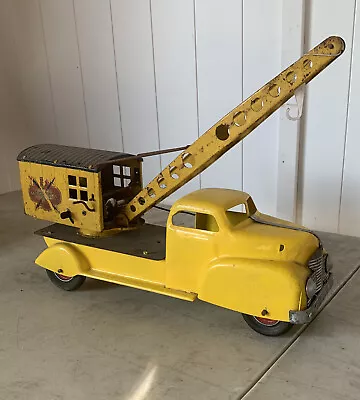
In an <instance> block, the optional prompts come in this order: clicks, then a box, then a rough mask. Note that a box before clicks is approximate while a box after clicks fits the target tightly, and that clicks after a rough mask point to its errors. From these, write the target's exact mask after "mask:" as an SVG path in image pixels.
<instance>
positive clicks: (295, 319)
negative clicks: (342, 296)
mask: <svg viewBox="0 0 360 400" xmlns="http://www.w3.org/2000/svg"><path fill="white" fill-rule="evenodd" d="M333 283H334V279H333V276H332V274H331V273H330V274H329V278H328V280H327V282H326V283H325V284H324V286H323V287H322V289H321V290H320V292H319V293H318V294H317V295H316V297H315V299H314V300H313V302H312V303H311V305H310V306H309V307H308V308H307V309H306V310H301V311H289V319H290V322H291V323H292V324H306V323H308V322H310V321H311V319H312V318H313V317H314V316H315V314H316V311H317V310H318V309H319V307H320V305H321V304H322V302H323V301H324V299H325V297H326V295H327V294H328V293H329V291H330V289H331V287H332V285H333Z"/></svg>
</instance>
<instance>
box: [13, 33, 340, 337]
mask: <svg viewBox="0 0 360 400" xmlns="http://www.w3.org/2000/svg"><path fill="white" fill-rule="evenodd" d="M344 50H345V43H344V41H343V40H342V39H341V38H339V37H336V36H332V37H329V38H327V39H326V40H324V41H323V42H322V43H320V44H319V45H318V46H316V47H315V48H314V49H312V50H310V51H309V52H308V53H306V54H305V55H304V56H303V57H300V58H299V60H298V61H296V62H295V63H293V64H292V65H290V66H289V67H288V68H286V69H285V70H284V71H282V72H281V73H280V74H279V75H278V76H276V77H275V78H273V79H272V80H271V81H270V82H268V83H267V84H265V85H264V86H263V87H262V88H260V89H259V90H258V91H257V92H255V93H254V94H253V95H252V96H250V97H249V98H248V99H246V100H245V101H244V102H242V103H241V104H240V105H238V106H237V107H235V108H234V109H233V110H231V111H230V112H229V113H228V114H226V115H225V116H224V117H223V118H222V119H221V120H219V121H218V122H217V123H216V124H215V125H214V126H212V127H211V128H210V129H208V130H207V131H206V132H205V133H204V134H203V135H201V136H200V137H199V138H198V139H197V140H196V141H195V142H194V143H192V144H191V145H189V146H185V147H183V148H176V149H167V150H163V151H155V152H151V153H142V154H138V155H135V156H134V155H131V154H124V153H116V152H109V151H103V150H96V149H83V148H75V147H69V146H60V145H54V144H45V145H37V146H32V147H30V148H28V149H26V150H24V151H23V152H21V153H20V155H19V157H18V161H19V167H20V175H21V186H22V191H23V198H24V209H25V212H26V213H27V214H29V215H31V216H33V217H35V218H40V219H45V220H47V221H52V222H55V224H54V225H51V226H49V227H47V228H45V229H41V230H40V231H38V232H37V233H38V234H39V235H41V236H43V237H44V238H45V241H46V244H47V246H48V248H47V249H46V250H45V251H44V252H43V253H42V254H40V256H39V257H38V258H37V260H36V263H37V264H39V265H40V266H42V267H43V268H45V269H46V270H47V273H48V275H49V277H50V279H51V281H52V282H53V283H55V284H56V285H57V286H59V287H61V288H63V289H65V290H74V289H77V288H78V287H80V286H81V284H82V283H83V282H84V280H85V278H86V277H91V278H94V279H100V280H104V281H108V282H114V283H117V284H121V285H127V286H132V287H135V288H139V289H144V290H149V291H152V292H157V293H161V294H165V295H168V296H172V297H177V298H180V299H184V300H188V301H194V300H195V299H200V300H203V301H206V302H209V303H212V304H215V305H218V306H221V307H225V308H228V309H231V310H234V311H237V312H240V313H242V314H243V315H244V319H245V321H246V322H247V323H248V325H250V326H251V327H252V328H253V329H255V330H256V331H257V332H260V333H262V334H265V335H274V336H275V335H279V334H282V333H284V332H286V331H287V330H288V329H289V328H290V327H291V326H292V325H293V324H302V323H306V322H308V321H309V320H310V319H311V318H312V317H313V315H314V313H315V312H316V310H317V309H318V308H319V306H320V305H321V304H322V302H323V300H324V297H325V296H326V294H327V293H328V291H329V289H330V287H331V285H332V275H331V272H330V263H329V262H328V255H327V253H326V251H325V250H324V249H323V246H322V244H321V242H320V240H319V238H318V237H317V236H316V235H315V234H314V233H313V232H311V231H309V230H307V229H306V228H303V227H300V226H297V225H295V224H291V223H290V222H286V221H282V220H279V219H276V218H273V217H270V216H266V215H262V214H261V213H259V212H258V211H257V210H256V207H255V205H254V203H253V201H252V199H251V197H250V196H249V195H248V194H246V193H243V192H238V191H234V190H226V189H202V190H199V191H195V192H194V193H191V194H188V195H186V196H185V197H183V198H182V199H180V200H178V201H177V202H176V203H175V204H174V205H173V206H172V208H171V210H170V212H169V217H168V221H167V226H166V228H165V227H161V226H155V225H151V224H144V219H143V218H142V216H143V215H144V214H145V213H146V212H147V211H148V210H151V208H152V207H156V204H158V203H159V202H161V201H162V200H164V199H165V198H166V197H167V196H169V195H170V194H172V193H174V192H175V191H176V190H177V189H178V188H180V187H182V186H183V185H185V184H186V183H187V182H189V181H190V180H191V179H192V178H193V177H195V176H196V175H198V174H200V173H201V172H202V171H204V170H205V169H206V168H207V167H208V166H210V165H211V164H212V163H214V162H215V161H216V160H217V159H218V158H220V157H221V156H222V155H223V154H225V153H226V152H227V151H228V150H230V149H231V148H232V147H233V146H235V145H236V144H237V143H239V142H240V141H241V140H243V139H244V138H245V137H246V136H247V135H248V134H250V133H251V132H252V131H253V130H254V129H255V128H256V127H257V126H258V125H259V124H261V123H262V122H263V121H264V120H265V119H266V118H268V117H269V116H270V115H271V114H272V113H274V112H275V111H276V110H277V109H278V108H279V107H281V106H282V105H284V104H286V102H287V101H288V100H289V99H290V98H291V97H292V96H293V95H295V96H296V98H299V99H301V98H303V96H299V95H298V94H299V92H298V90H300V89H302V88H303V87H304V85H306V84H307V83H309V82H310V81H311V79H313V78H314V77H315V76H317V75H318V74H319V73H320V72H321V71H322V70H323V69H325V68H326V67H327V66H328V65H330V64H331V63H332V62H333V61H334V60H336V58H338V57H339V56H340V55H341V54H342V53H343V52H344ZM301 108H302V105H300V107H299V109H301ZM139 115H141V110H139ZM134 123H135V122H134ZM173 150H176V151H179V150H181V153H180V154H179V155H178V156H177V157H176V158H175V159H174V160H173V161H172V162H171V163H170V164H169V165H168V166H167V167H166V168H165V169H164V170H163V171H162V172H160V173H159V174H157V175H156V176H155V177H154V179H153V180H152V181H151V182H149V183H147V184H146V185H145V186H143V179H142V160H143V157H146V156H150V155H154V154H160V153H165V152H169V151H173ZM256 156H257V155H256V154H254V157H256Z"/></svg>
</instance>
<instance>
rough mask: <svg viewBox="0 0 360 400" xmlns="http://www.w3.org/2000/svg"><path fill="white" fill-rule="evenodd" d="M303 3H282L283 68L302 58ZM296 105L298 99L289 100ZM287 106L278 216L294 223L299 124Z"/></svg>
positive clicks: (282, 116) (282, 111) (282, 132)
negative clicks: (287, 113) (290, 116)
mask: <svg viewBox="0 0 360 400" xmlns="http://www.w3.org/2000/svg"><path fill="white" fill-rule="evenodd" d="M304 16H305V4H304V0H283V1H282V33H281V36H282V41H281V44H282V47H281V69H284V68H287V67H288V66H289V65H290V64H291V63H293V62H294V61H295V60H297V59H298V58H299V57H301V56H302V55H303V50H304V49H303V47H304ZM289 103H291V104H295V103H296V102H295V99H294V98H292V99H291V100H290V102H289ZM287 107H288V106H287V104H285V105H284V106H283V107H281V109H280V120H279V148H278V175H277V196H276V215H277V216H278V217H279V218H283V219H286V220H288V221H292V222H294V221H295V219H296V205H297V204H296V201H297V184H298V165H299V134H300V121H291V120H289V119H288V118H287V116H286V110H287Z"/></svg>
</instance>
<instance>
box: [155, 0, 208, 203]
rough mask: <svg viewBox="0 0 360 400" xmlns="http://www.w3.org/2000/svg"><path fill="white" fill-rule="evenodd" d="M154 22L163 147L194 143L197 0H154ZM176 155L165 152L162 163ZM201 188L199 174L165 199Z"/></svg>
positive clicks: (196, 120)
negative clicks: (195, 21)
mask: <svg viewBox="0 0 360 400" xmlns="http://www.w3.org/2000/svg"><path fill="white" fill-rule="evenodd" d="M152 23H153V38H154V62H155V72H156V94H157V105H158V121H159V137H160V147H161V148H163V149H164V148H170V147H180V146H184V145H187V144H191V143H192V142H194V141H195V140H196V139H197V137H198V114H197V92H196V61H195V39H194V2H193V0H183V1H179V0H153V1H152ZM179 61H180V62H179ZM176 155H177V153H172V154H169V155H168V154H164V155H162V156H161V161H162V167H163V168H164V167H165V166H166V165H167V164H169V163H170V162H171V161H172V160H173V159H174V157H175V156H176ZM198 188H200V182H199V177H196V178H194V179H193V180H192V181H190V182H189V183H188V184H187V185H185V186H184V187H182V188H180V189H179V190H177V191H176V192H175V193H174V194H173V195H171V196H170V197H169V198H167V199H165V200H164V203H172V202H173V201H174V200H175V199H177V198H179V197H181V196H183V195H185V194H186V193H189V192H191V191H193V190H196V189H198Z"/></svg>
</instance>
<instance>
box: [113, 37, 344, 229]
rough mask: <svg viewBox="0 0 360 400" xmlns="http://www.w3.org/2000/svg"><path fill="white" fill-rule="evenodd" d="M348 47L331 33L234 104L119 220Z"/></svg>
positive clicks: (194, 171) (163, 193)
mask: <svg viewBox="0 0 360 400" xmlns="http://www.w3.org/2000/svg"><path fill="white" fill-rule="evenodd" d="M344 50H345V43H344V41H343V40H342V39H341V38H340V37H337V36H331V37H329V38H327V39H326V40H324V41H323V42H321V43H320V44H319V45H317V46H316V47H314V48H313V49H312V50H310V51H309V52H308V53H306V54H305V55H303V56H302V57H301V58H299V60H298V61H296V62H295V63H294V64H292V65H290V66H289V67H288V68H286V69H285V70H284V71H282V72H281V73H280V74H279V75H278V76H276V77H275V78H273V79H272V80H271V81H270V82H268V83H267V84H266V85H264V86H263V87H262V88H261V89H259V90H258V91H257V92H255V93H254V94H253V95H252V96H250V97H249V98H248V99H246V100H245V101H244V102H242V103H241V104H240V105H238V106H237V107H235V108H234V109H233V110H232V111H230V112H229V113H228V114H227V115H225V116H224V117H223V118H222V119H221V120H219V121H218V122H217V123H216V124H215V125H214V126H212V127H211V128H210V129H208V130H207V131H206V132H205V133H204V134H203V135H202V136H200V137H199V138H198V139H197V140H196V141H195V142H194V143H193V144H191V145H190V146H189V147H188V148H187V149H186V150H185V151H183V152H182V153H181V154H180V155H178V156H177V157H176V158H175V159H174V160H173V161H172V162H171V163H170V164H169V165H168V166H167V167H166V168H165V169H164V170H163V171H162V172H161V173H160V174H159V175H157V176H156V177H155V178H154V179H153V180H152V181H151V182H150V183H149V184H148V185H147V186H146V187H144V188H143V189H142V190H141V191H140V192H139V193H138V194H137V195H136V196H135V197H134V198H133V199H132V200H131V201H130V202H129V203H127V204H126V205H124V206H123V208H122V210H121V211H120V214H119V218H118V221H122V222H121V223H124V222H125V221H126V222H127V223H129V222H131V221H133V220H135V219H136V218H138V217H140V216H141V215H142V214H143V213H145V212H146V211H147V210H149V209H151V208H152V207H153V206H154V205H156V204H157V203H159V202H160V201H161V200H163V199H165V198H166V197H167V196H169V195H170V194H172V193H173V192H175V191H176V190H177V189H178V188H180V187H181V186H183V185H184V184H185V183H187V182H188V181H190V180H191V179H192V178H194V177H195V176H196V175H198V174H200V173H201V172H202V171H204V170H205V169H206V168H207V167H208V166H209V165H211V164H212V163H213V162H214V161H216V160H217V159H218V158H219V157H221V156H222V155H223V154H224V153H226V152H227V151H228V150H229V149H231V148H232V147H233V146H234V145H236V144H237V143H239V142H240V141H241V140H243V139H244V138H245V137H246V136H247V135H248V134H249V133H250V132H251V131H253V130H254V129H255V128H256V127H257V126H258V125H260V124H261V123H262V122H263V121H264V120H265V119H267V118H268V117H269V116H270V115H271V114H272V113H273V112H275V111H276V110H277V109H278V108H279V107H281V106H282V105H283V104H284V103H286V102H287V101H288V100H289V99H290V98H291V97H292V96H293V95H294V92H295V90H296V89H298V88H299V87H300V86H301V85H304V84H307V83H308V82H310V81H311V80H312V79H313V78H314V77H315V76H316V75H318V74H319V73H320V72H321V71H322V70H323V69H325V68H326V67H327V66H328V65H329V64H331V63H332V62H333V61H334V60H335V59H336V58H337V57H339V56H340V55H341V54H342V53H343V52H344Z"/></svg>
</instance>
